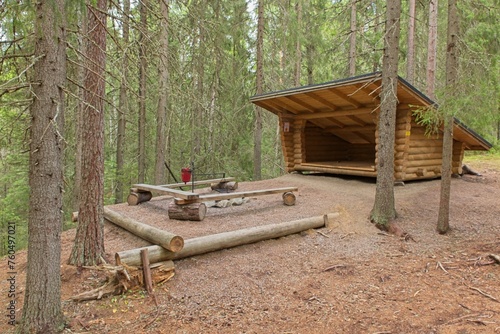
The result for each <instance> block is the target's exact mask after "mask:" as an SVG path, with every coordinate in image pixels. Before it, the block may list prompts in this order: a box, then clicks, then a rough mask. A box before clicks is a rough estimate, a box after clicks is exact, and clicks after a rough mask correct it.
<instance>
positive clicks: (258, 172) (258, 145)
mask: <svg viewBox="0 0 500 334" xmlns="http://www.w3.org/2000/svg"><path fill="white" fill-rule="evenodd" d="M256 76H257V78H256V83H255V86H256V92H257V95H258V94H262V91H263V86H264V1H263V0H258V3H257V73H256ZM253 142H254V146H253V156H254V165H253V179H254V180H260V179H261V178H262V108H260V107H255V123H254V140H253Z"/></svg>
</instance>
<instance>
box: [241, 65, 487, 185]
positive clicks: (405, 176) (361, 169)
mask: <svg viewBox="0 0 500 334" xmlns="http://www.w3.org/2000/svg"><path fill="white" fill-rule="evenodd" d="M381 84H382V75H381V73H380V72H377V73H371V74H366V75H362V76H357V77H352V78H347V79H343V80H337V81H332V82H327V83H323V84H318V85H310V86H304V87H298V88H293V89H288V90H283V91H278V92H271V93H266V94H262V95H257V96H253V97H252V98H251V99H250V100H251V102H253V103H255V104H256V105H258V106H260V107H262V108H264V109H267V110H269V111H270V112H272V113H274V114H276V115H277V116H278V117H279V125H280V133H281V145H282V150H283V155H284V160H285V167H286V170H287V171H288V172H293V171H310V172H323V173H331V174H346V175H359V176H368V177H376V176H377V166H376V165H377V164H376V161H377V140H378V139H377V128H378V126H377V125H378V120H379V117H378V116H379V112H380V108H379V107H380V97H379V94H380V92H381ZM397 87H398V88H397V97H398V101H399V103H398V107H397V113H396V140H395V143H394V148H395V161H394V172H395V181H407V180H417V179H429V178H436V177H439V176H440V175H441V158H442V133H441V132H439V133H437V134H432V135H426V129H425V127H424V126H422V125H420V124H418V123H417V122H416V120H415V115H414V114H413V111H415V110H417V109H422V108H428V107H431V106H434V107H435V106H436V105H435V103H434V102H433V101H432V100H430V99H429V98H428V97H426V96H425V95H424V94H422V93H421V92H420V91H418V90H417V89H416V88H415V87H413V86H412V85H410V84H409V83H408V82H406V81H405V80H404V79H402V78H398V86H397ZM490 148H491V144H490V143H488V142H487V141H486V140H485V139H483V138H482V137H481V136H479V135H478V134H477V133H475V132H474V131H472V130H471V129H469V128H468V127H467V126H465V125H464V124H463V123H461V122H460V121H458V120H455V124H454V127H453V173H456V174H461V173H462V159H463V156H464V151H465V150H489V149H490Z"/></svg>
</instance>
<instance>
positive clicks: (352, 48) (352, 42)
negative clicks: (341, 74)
mask: <svg viewBox="0 0 500 334" xmlns="http://www.w3.org/2000/svg"><path fill="white" fill-rule="evenodd" d="M357 2H358V0H351V32H350V34H349V71H348V72H349V76H350V77H353V76H355V75H356V33H357V31H358V28H357V26H356V25H357V22H356V16H357V10H356V3H357Z"/></svg>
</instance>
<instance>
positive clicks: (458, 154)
mask: <svg viewBox="0 0 500 334" xmlns="http://www.w3.org/2000/svg"><path fill="white" fill-rule="evenodd" d="M464 152H465V144H464V143H461V142H458V141H456V140H454V141H453V155H452V165H451V172H452V173H453V174H462V161H463V159H464Z"/></svg>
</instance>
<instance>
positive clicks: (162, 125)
mask: <svg viewBox="0 0 500 334" xmlns="http://www.w3.org/2000/svg"><path fill="white" fill-rule="evenodd" d="M168 5H169V3H168V0H162V1H160V6H161V22H160V26H161V33H160V44H161V49H160V70H159V71H160V83H159V84H160V89H159V93H158V109H157V111H156V163H155V184H162V183H164V181H165V165H164V164H165V158H166V155H165V150H166V149H167V131H166V128H167V106H168V96H169V93H168V75H169V74H168V67H169V61H168V47H169V45H168Z"/></svg>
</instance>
